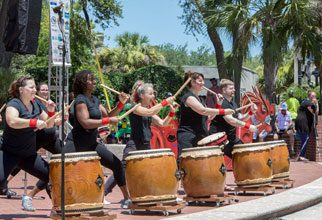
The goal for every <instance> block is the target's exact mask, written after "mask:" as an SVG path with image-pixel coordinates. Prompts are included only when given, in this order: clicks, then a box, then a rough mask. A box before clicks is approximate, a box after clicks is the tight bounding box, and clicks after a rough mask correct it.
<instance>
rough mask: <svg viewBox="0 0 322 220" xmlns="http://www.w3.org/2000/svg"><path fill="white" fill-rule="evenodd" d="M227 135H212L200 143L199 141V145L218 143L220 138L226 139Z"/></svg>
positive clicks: (222, 133) (220, 133)
mask: <svg viewBox="0 0 322 220" xmlns="http://www.w3.org/2000/svg"><path fill="white" fill-rule="evenodd" d="M225 135H226V133H225V132H218V133H215V134H212V135H209V136H207V137H205V138H203V139H201V140H200V141H198V145H207V144H210V143H211V142H214V141H217V140H219V139H220V138H222V137H224V136H225Z"/></svg>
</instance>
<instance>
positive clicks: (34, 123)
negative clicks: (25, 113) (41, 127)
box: [29, 118, 38, 128]
mask: <svg viewBox="0 0 322 220" xmlns="http://www.w3.org/2000/svg"><path fill="white" fill-rule="evenodd" d="M37 121H38V119H37V118H32V119H30V120H29V127H30V128H35V127H37Z"/></svg>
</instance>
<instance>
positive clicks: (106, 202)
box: [103, 198, 111, 205]
mask: <svg viewBox="0 0 322 220" xmlns="http://www.w3.org/2000/svg"><path fill="white" fill-rule="evenodd" d="M110 204H111V202H109V201H107V200H106V199H105V198H104V201H103V205H110Z"/></svg>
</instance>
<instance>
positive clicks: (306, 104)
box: [295, 91, 319, 161]
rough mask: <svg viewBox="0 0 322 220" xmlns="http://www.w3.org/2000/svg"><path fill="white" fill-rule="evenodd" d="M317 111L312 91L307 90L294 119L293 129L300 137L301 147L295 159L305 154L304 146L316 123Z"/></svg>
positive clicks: (303, 157)
mask: <svg viewBox="0 0 322 220" xmlns="http://www.w3.org/2000/svg"><path fill="white" fill-rule="evenodd" d="M318 112H319V105H318V101H317V99H316V93H315V92H314V91H309V92H308V98H306V99H304V100H303V102H302V103H301V106H300V108H299V111H298V113H297V117H296V120H295V129H296V132H297V135H298V136H299V137H300V138H301V147H300V151H299V153H298V156H297V160H304V161H306V160H307V159H306V158H305V154H306V147H307V144H308V140H309V136H310V133H311V131H312V128H314V126H315V123H316V115H317V113H318Z"/></svg>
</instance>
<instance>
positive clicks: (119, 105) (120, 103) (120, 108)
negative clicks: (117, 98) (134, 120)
mask: <svg viewBox="0 0 322 220" xmlns="http://www.w3.org/2000/svg"><path fill="white" fill-rule="evenodd" d="M123 107H124V104H123V103H122V102H118V103H117V106H116V108H117V109H119V110H122V109H123Z"/></svg>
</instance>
